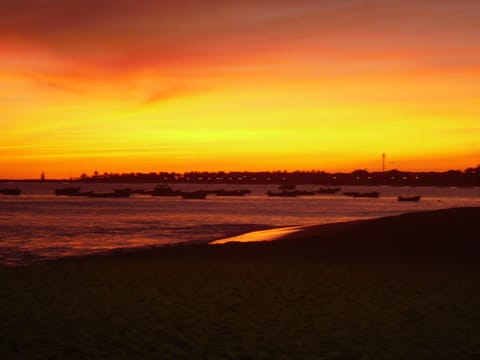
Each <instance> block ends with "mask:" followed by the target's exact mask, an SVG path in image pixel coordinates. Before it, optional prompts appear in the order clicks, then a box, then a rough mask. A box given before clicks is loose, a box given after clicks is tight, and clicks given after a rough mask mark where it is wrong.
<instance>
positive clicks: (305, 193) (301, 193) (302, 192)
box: [295, 190, 317, 196]
mask: <svg viewBox="0 0 480 360" xmlns="http://www.w3.org/2000/svg"><path fill="white" fill-rule="evenodd" d="M295 192H296V193H297V196H313V195H316V194H317V192H316V191H307V190H295Z"/></svg>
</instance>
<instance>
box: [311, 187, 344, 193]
mask: <svg viewBox="0 0 480 360" xmlns="http://www.w3.org/2000/svg"><path fill="white" fill-rule="evenodd" d="M340 190H342V188H339V187H336V188H320V189H318V191H317V193H319V194H336V193H337V192H339V191H340Z"/></svg>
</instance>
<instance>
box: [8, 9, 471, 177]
mask: <svg viewBox="0 0 480 360" xmlns="http://www.w3.org/2000/svg"><path fill="white" fill-rule="evenodd" d="M0 4H1V8H2V10H1V11H2V16H1V18H0V125H1V128H0V129H1V134H2V135H1V141H0V178H37V177H39V176H40V173H41V172H42V171H45V172H46V174H47V177H51V178H61V177H76V176H78V175H80V174H81V173H84V172H85V173H92V172H93V171H95V170H98V171H100V172H104V171H108V172H112V171H118V172H130V171H135V172H136V171H160V170H167V171H187V170H276V169H287V170H297V169H305V170H310V169H322V170H329V171H351V170H354V169H357V168H362V169H367V170H379V169H381V154H382V153H383V152H385V153H387V167H389V168H398V169H401V170H446V169H450V168H455V169H465V168H467V167H470V166H476V165H478V164H479V163H480V140H479V139H480V121H479V119H480V116H479V115H480V106H479V105H478V104H480V42H479V40H478V39H480V2H478V1H476V0H456V1H446V0H426V1H418V0H416V1H413V0H402V1H400V0H376V1H373V0H370V1H366V0H362V1H361V0H339V1H320V0H243V1H225V0H197V1H195V0H165V1H154V0H142V1H140V0H136V1H133V0H116V1H97V0H95V1H93V0H69V1H64V0H54V1H48V2H45V1H37V0H0Z"/></svg>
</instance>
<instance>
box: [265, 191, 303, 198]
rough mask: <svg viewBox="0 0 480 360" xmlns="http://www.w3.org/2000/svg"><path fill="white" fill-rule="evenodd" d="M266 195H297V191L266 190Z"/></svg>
mask: <svg viewBox="0 0 480 360" xmlns="http://www.w3.org/2000/svg"><path fill="white" fill-rule="evenodd" d="M267 195H268V196H269V197H296V196H297V195H298V191H286V190H284V191H280V192H275V191H267Z"/></svg>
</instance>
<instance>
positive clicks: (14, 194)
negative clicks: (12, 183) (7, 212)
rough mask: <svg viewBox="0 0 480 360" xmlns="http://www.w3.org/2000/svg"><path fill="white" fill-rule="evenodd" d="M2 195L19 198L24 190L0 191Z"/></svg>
mask: <svg viewBox="0 0 480 360" xmlns="http://www.w3.org/2000/svg"><path fill="white" fill-rule="evenodd" d="M0 193H1V194H3V195H10V196H18V195H20V194H21V193H22V190H20V189H18V188H13V189H0Z"/></svg>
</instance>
